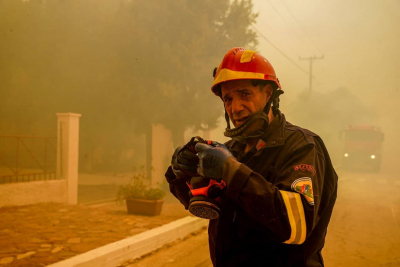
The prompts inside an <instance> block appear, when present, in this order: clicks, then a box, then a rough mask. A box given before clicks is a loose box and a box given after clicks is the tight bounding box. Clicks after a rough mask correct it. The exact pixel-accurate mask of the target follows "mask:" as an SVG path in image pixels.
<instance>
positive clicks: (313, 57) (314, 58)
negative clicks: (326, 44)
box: [299, 55, 324, 92]
mask: <svg viewBox="0 0 400 267" xmlns="http://www.w3.org/2000/svg"><path fill="white" fill-rule="evenodd" d="M323 58H324V55H322V56H320V57H316V56H312V57H306V58H302V57H299V59H300V60H309V61H310V87H309V89H310V92H311V91H312V78H313V76H312V63H313V61H314V60H317V59H323Z"/></svg>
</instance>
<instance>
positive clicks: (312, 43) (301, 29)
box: [281, 0, 321, 52]
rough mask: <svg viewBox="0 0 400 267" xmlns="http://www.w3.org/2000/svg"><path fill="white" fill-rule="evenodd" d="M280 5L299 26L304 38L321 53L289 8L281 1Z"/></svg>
mask: <svg viewBox="0 0 400 267" xmlns="http://www.w3.org/2000/svg"><path fill="white" fill-rule="evenodd" d="M281 2H282V4H283V5H284V6H285V7H286V9H287V10H288V11H289V13H290V15H292V17H293V19H294V20H295V21H296V23H297V24H298V25H299V26H300V29H301V30H302V31H303V33H304V34H305V36H306V37H307V38H308V40H309V41H310V42H311V43H312V44H313V45H314V47H315V48H316V49H317V50H318V51H320V52H321V50H319V49H318V47H317V46H316V44H315V43H314V41H313V40H312V39H311V37H310V36H309V35H308V33H307V32H306V31H305V30H304V28H303V27H302V26H301V24H300V22H299V21H298V20H297V18H296V17H295V16H294V14H293V12H292V11H291V10H290V8H289V7H288V6H287V5H286V4H285V1H283V0H282V1H281Z"/></svg>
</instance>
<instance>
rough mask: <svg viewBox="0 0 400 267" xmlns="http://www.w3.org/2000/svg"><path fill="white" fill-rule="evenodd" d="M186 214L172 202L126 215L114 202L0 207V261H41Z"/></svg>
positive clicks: (70, 254) (66, 255) (51, 260)
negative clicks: (150, 212)
mask: <svg viewBox="0 0 400 267" xmlns="http://www.w3.org/2000/svg"><path fill="white" fill-rule="evenodd" d="M188 215H190V214H189V213H188V212H187V211H185V210H184V208H183V206H182V205H181V204H180V203H178V202H177V201H167V202H166V203H164V206H163V211H162V213H161V215H160V216H155V217H148V216H137V215H130V214H128V213H127V212H126V207H125V205H117V203H115V202H109V203H103V204H97V205H90V206H87V205H67V204H59V203H43V204H36V205H28V206H20V207H4V208H0V266H46V265H49V264H52V263H55V262H58V261H61V260H64V259H67V258H70V257H73V256H75V255H78V254H81V253H84V252H87V251H89V250H92V249H95V248H97V247H100V246H103V245H106V244H109V243H112V242H115V241H118V240H121V239H124V238H127V237H130V236H132V235H136V234H138V233H141V232H144V231H147V230H149V229H152V228H155V227H159V226H161V225H163V224H166V223H169V222H172V221H175V220H177V219H180V218H183V217H185V216H188Z"/></svg>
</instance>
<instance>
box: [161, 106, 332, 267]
mask: <svg viewBox="0 0 400 267" xmlns="http://www.w3.org/2000/svg"><path fill="white" fill-rule="evenodd" d="M226 145H227V147H228V148H229V149H230V150H231V152H232V154H233V156H234V157H235V158H236V159H237V160H238V162H237V161H236V160H228V162H227V163H226V164H225V165H224V171H223V180H224V181H225V182H226V184H227V186H226V188H225V189H224V191H223V192H224V194H223V196H222V197H221V198H220V199H221V214H220V217H219V218H217V219H215V220H210V223H209V229H208V234H209V246H210V255H211V260H212V262H213V264H214V266H324V263H323V259H322V256H321V249H322V248H323V246H324V241H325V235H326V231H327V227H328V223H329V220H330V217H331V213H332V209H333V206H334V204H335V200H336V196H337V180H338V177H337V175H336V172H335V170H334V169H333V166H332V163H331V160H330V158H329V155H328V152H327V150H326V148H325V146H324V144H323V142H322V140H321V138H320V137H319V136H318V135H316V134H314V133H312V132H310V131H308V130H306V129H302V128H300V127H298V126H295V125H292V124H290V123H289V122H287V121H286V120H285V117H284V115H283V114H281V113H279V114H277V115H276V116H275V119H274V120H273V121H272V123H271V125H270V126H269V127H268V129H267V131H266V132H265V134H264V135H263V136H262V137H261V138H260V140H259V141H258V143H257V145H256V146H255V147H253V148H252V149H251V150H249V151H248V152H247V153H245V154H244V145H241V144H240V143H238V142H234V141H232V140H231V141H229V142H227V143H226ZM231 159H232V158H231ZM166 178H167V181H168V182H169V184H170V190H171V192H172V193H173V194H174V196H175V197H177V198H178V199H179V200H180V202H181V203H182V204H183V205H184V206H185V208H186V209H187V208H188V205H189V195H188V191H189V189H188V187H187V185H186V184H185V182H184V181H181V180H178V179H176V177H175V176H174V173H173V172H172V170H171V167H170V168H169V169H168V171H167V173H166Z"/></svg>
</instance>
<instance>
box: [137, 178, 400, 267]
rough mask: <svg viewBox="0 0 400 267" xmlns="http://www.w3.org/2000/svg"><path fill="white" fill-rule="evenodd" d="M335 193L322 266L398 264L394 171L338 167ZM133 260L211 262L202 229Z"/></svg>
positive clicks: (398, 197)
mask: <svg viewBox="0 0 400 267" xmlns="http://www.w3.org/2000/svg"><path fill="white" fill-rule="evenodd" d="M338 174H339V189H338V199H337V202H336V206H335V209H334V211H333V215H332V218H331V223H330V225H329V228H328V235H327V238H326V245H325V248H324V249H323V256H324V260H325V265H326V266H328V267H329V266H335V267H336V266H352V267H357V266H360V267H361V266H362V267H376V266H400V194H399V192H400V177H398V176H390V175H387V174H371V173H352V172H339V173H338ZM134 266H165V267H167V266H168V267H171V266H174V267H179V266H198V267H200V266H201V267H205V266H212V265H211V262H210V260H209V256H208V243H207V232H206V231H205V230H204V231H202V232H200V233H199V234H197V235H195V236H190V237H189V238H187V239H186V240H184V241H178V242H176V243H174V244H173V245H172V246H169V247H164V248H163V249H161V250H160V251H158V252H156V253H154V254H152V255H150V256H147V257H145V258H143V259H141V260H139V261H136V262H135V263H133V264H131V265H129V267H134Z"/></svg>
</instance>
